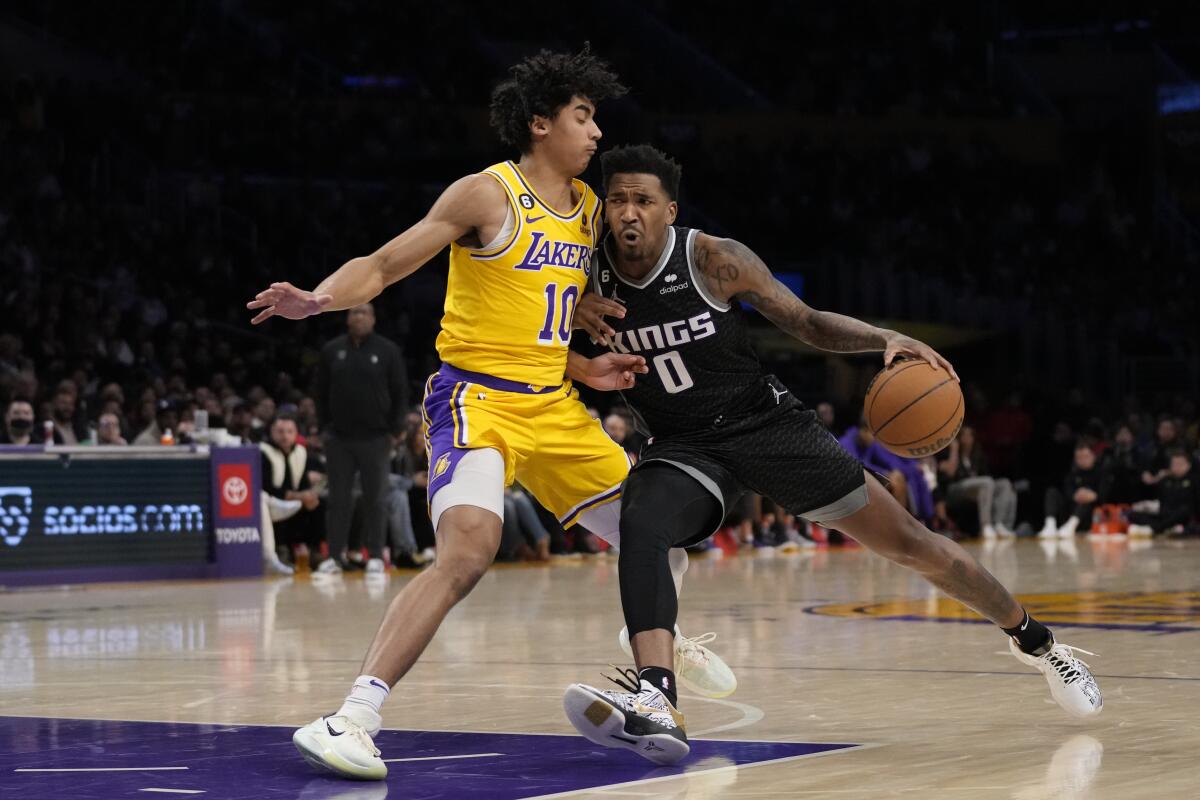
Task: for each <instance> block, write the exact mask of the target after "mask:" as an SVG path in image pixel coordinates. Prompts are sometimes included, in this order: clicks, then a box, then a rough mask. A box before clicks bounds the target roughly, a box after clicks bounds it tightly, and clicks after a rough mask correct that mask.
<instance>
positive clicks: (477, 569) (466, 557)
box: [434, 553, 492, 600]
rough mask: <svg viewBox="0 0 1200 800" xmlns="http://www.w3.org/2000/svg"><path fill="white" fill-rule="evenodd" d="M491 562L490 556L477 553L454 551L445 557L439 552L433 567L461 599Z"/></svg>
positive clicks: (477, 581) (468, 592) (472, 587)
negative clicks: (454, 552)
mask: <svg viewBox="0 0 1200 800" xmlns="http://www.w3.org/2000/svg"><path fill="white" fill-rule="evenodd" d="M491 562H492V559H491V558H490V557H486V556H483V555H482V554H478V553H456V554H454V555H449V556H446V557H443V555H442V554H441V553H439V554H438V558H437V562H436V564H435V565H434V569H435V570H436V571H437V573H438V574H439V575H440V576H441V577H442V580H444V581H445V582H446V583H447V584H448V585H449V587H450V591H451V592H452V593H453V594H454V596H455V597H456V598H457V599H459V600H461V599H462V598H464V597H466V596H467V595H468V594H470V593H471V590H472V589H474V588H475V584H477V583H479V579H480V578H482V577H483V575H484V573H486V572H487V570H488V567H489V566H490V565H491Z"/></svg>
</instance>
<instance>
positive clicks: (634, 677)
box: [604, 664, 642, 695]
mask: <svg viewBox="0 0 1200 800" xmlns="http://www.w3.org/2000/svg"><path fill="white" fill-rule="evenodd" d="M609 666H610V667H612V668H613V669H615V670H616V671H617V675H618V676H619V677H616V678H614V677H613V676H611V675H605V676H604V677H605V678H607V679H608V680H610V681H612V682H613V683H615V684H616V685H617V686H619V687H620V688H621V689H623V690H624V691H626V692H629V693H630V694H634V695H636V694H637V693H638V692H640V691H641V690H642V688H641V687H642V679H641V678H639V677H638V674H637V670H635V669H627V668H625V667H618V666H617V665H616V664H609ZM626 681H628V683H626Z"/></svg>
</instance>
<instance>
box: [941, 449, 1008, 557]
mask: <svg viewBox="0 0 1200 800" xmlns="http://www.w3.org/2000/svg"><path fill="white" fill-rule="evenodd" d="M947 450H948V454H947V456H946V458H945V459H943V460H942V461H941V462H940V463H939V464H938V469H939V470H940V471H941V472H942V474H943V475H944V476H945V477H946V480H947V487H946V499H947V502H951V501H953V500H954V499H955V498H959V497H969V498H971V499H972V500H974V502H975V505H976V508H977V510H978V514H979V532H980V534H981V535H982V536H983V538H985V539H994V538H996V537H997V536H1003V537H1006V538H1012V537H1014V536H1016V534H1015V533H1014V532H1013V529H1014V528H1015V527H1016V524H1017V493H1016V491H1015V490H1014V489H1013V485H1012V482H1011V481H1010V480H1008V478H996V477H993V476H992V475H990V474H989V471H988V464H987V457H986V456H985V455H984V454H983V447H982V446H981V445H980V443H979V440H978V439H977V438H975V429H974V428H972V427H971V426H970V425H964V426H963V427H962V430H960V431H959V432H958V436H956V437H955V438H954V441H952V442H950V446H949V447H948V448H947Z"/></svg>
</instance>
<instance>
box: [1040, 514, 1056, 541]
mask: <svg viewBox="0 0 1200 800" xmlns="http://www.w3.org/2000/svg"><path fill="white" fill-rule="evenodd" d="M1038 538H1039V539H1056V538H1058V525H1057V524H1055V522H1054V517H1046V524H1045V525H1043V526H1042V529H1041V530H1040V531H1038Z"/></svg>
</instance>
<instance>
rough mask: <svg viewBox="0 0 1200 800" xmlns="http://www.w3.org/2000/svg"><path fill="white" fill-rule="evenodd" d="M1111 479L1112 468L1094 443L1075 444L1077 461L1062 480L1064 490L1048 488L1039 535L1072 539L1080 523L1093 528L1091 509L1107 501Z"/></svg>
mask: <svg viewBox="0 0 1200 800" xmlns="http://www.w3.org/2000/svg"><path fill="white" fill-rule="evenodd" d="M1112 482H1113V480H1112V471H1111V470H1110V469H1109V468H1108V465H1107V463H1099V460H1098V459H1097V458H1096V451H1095V449H1094V446H1093V443H1092V442H1091V441H1090V440H1088V439H1080V440H1079V441H1078V442H1076V443H1075V463H1074V464H1073V465H1072V466H1071V469H1070V470H1068V472H1067V475H1066V477H1065V478H1064V479H1063V486H1062V489H1061V490H1059V489H1056V488H1054V487H1051V488H1049V489H1047V490H1046V522H1045V524H1044V525H1043V526H1042V530H1041V531H1040V532H1039V533H1038V536H1039V537H1040V538H1042V539H1052V538H1054V537H1056V536H1057V537H1061V538H1063V539H1069V538H1071V537H1072V536H1074V535H1075V532H1076V530H1077V529H1078V528H1079V525H1080V524H1082V525H1083V529H1084V530H1085V531H1086V530H1089V529H1091V527H1092V512H1093V511H1094V510H1095V508H1096V506H1097V505H1099V504H1101V503H1105V502H1108V500H1109V499H1110V492H1111V491H1112ZM1064 512H1068V513H1067V514H1066V521H1065V522H1064V523H1063V525H1062V527H1058V523H1059V520H1061V519H1063V517H1064Z"/></svg>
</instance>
